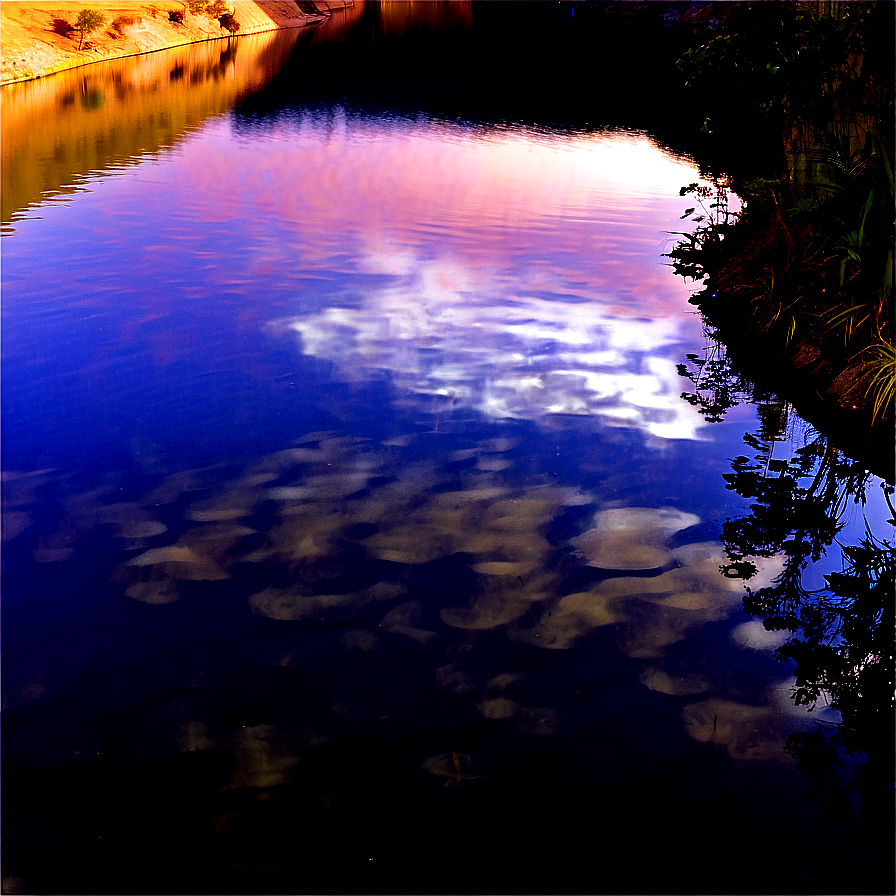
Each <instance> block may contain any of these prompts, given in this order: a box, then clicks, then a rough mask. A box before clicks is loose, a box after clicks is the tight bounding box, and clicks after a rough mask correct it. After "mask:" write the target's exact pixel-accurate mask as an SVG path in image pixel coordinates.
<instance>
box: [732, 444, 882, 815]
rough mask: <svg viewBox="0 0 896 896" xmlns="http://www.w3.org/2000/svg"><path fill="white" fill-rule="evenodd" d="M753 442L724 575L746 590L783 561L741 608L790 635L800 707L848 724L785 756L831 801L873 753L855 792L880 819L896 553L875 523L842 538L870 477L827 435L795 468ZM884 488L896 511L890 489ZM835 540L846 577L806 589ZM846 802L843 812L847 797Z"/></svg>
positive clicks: (796, 459)
mask: <svg viewBox="0 0 896 896" xmlns="http://www.w3.org/2000/svg"><path fill="white" fill-rule="evenodd" d="M745 441H746V443H747V444H748V445H749V446H750V447H751V448H753V449H754V450H755V451H756V454H755V455H754V456H753V457H752V458H748V457H745V456H741V457H738V458H735V459H734V461H733V462H732V468H733V472H732V473H730V474H728V475H727V476H725V479H726V481H727V484H728V488H730V489H733V490H734V491H736V492H738V494H740V495H742V496H743V497H745V498H749V499H753V500H754V503H753V504H752V505H751V508H750V510H751V513H750V514H749V515H748V516H746V517H743V518H740V519H730V520H728V521H726V523H725V524H724V526H723V530H722V539H723V541H724V544H725V550H726V553H727V555H728V559H729V563H728V565H726V566H724V567H722V568H721V571H722V573H723V574H724V575H726V576H729V577H739V578H743V579H745V580H747V581H749V580H750V579H751V578H752V576H753V575H754V574H755V572H756V569H755V567H754V566H753V564H752V563H751V562H750V561H748V560H745V559H744V558H745V557H746V556H748V555H752V556H759V557H770V556H773V555H777V554H782V555H783V557H784V567H783V570H782V571H781V573H780V574H779V576H778V577H777V578H776V579H775V581H774V582H773V583H772V584H771V585H770V586H767V587H763V588H757V589H755V590H753V589H751V588H749V587H748V588H747V593H746V596H745V597H744V610H745V612H747V613H751V614H756V615H758V616H761V617H762V619H763V625H764V626H765V628H766V629H768V630H771V631H786V632H789V633H790V637H788V638H787V640H786V641H785V642H784V644H782V645H781V646H780V647H778V648H777V650H776V656H777V658H778V659H779V660H780V661H782V662H793V663H794V664H795V666H796V668H795V673H794V674H795V682H794V687H793V691H792V696H793V699H794V701H795V702H796V703H797V704H798V705H804V706H806V707H808V708H809V710H810V711H812V710H814V709H815V708H816V707H817V706H824V705H828V706H830V707H831V708H832V709H834V710H837V711H838V712H839V713H840V717H841V720H842V721H841V723H840V724H837V725H824V726H820V727H819V730H817V731H815V732H798V733H796V734H793V735H791V736H790V738H789V740H788V742H787V749H788V751H789V752H791V753H792V754H793V755H794V756H795V757H796V758H797V760H798V766H799V768H800V771H801V772H803V773H804V774H805V775H806V776H807V777H809V778H810V779H811V780H812V781H813V785H814V787H815V788H816V789H818V790H821V791H823V792H825V793H828V794H829V795H830V794H835V795H836V794H837V793H839V791H838V787H839V786H840V785H839V784H838V783H837V781H838V777H837V774H836V770H837V767H838V766H839V767H842V766H843V765H844V763H845V761H846V760H845V755H846V754H865V756H867V757H869V758H868V762H866V763H865V764H864V765H863V767H862V771H861V774H860V775H859V776H858V778H857V780H856V785H857V786H858V787H859V789H860V790H861V791H862V801H863V802H862V805H863V810H862V811H863V814H866V813H868V812H872V811H875V812H876V811H877V810H876V809H874V807H875V806H877V805H878V803H879V800H880V799H881V794H883V793H886V792H887V791H889V790H891V789H892V777H893V775H892V767H891V766H892V746H893V719H894V687H896V683H894V657H896V647H894V632H896V621H894V605H893V594H894V590H896V576H894V573H896V549H894V545H893V541H892V539H885V538H881V537H879V536H877V535H875V534H874V533H873V532H872V531H871V529H870V527H868V524H867V522H866V531H865V535H864V536H863V537H862V538H861V539H860V540H859V542H858V544H854V545H851V544H844V543H842V542H841V541H840V540H838V538H837V536H838V534H839V533H840V532H841V531H842V530H843V527H844V515H845V514H844V512H845V510H846V509H847V507H848V505H849V504H850V503H853V504H864V503H865V499H866V490H867V489H868V488H869V486H871V482H870V479H871V477H870V476H869V474H868V473H867V472H866V471H865V470H864V468H863V467H862V466H861V464H859V463H857V462H855V461H851V460H849V459H847V458H845V457H844V456H843V455H842V454H841V453H840V452H838V451H837V450H836V449H835V448H833V447H832V446H831V444H830V443H829V442H828V440H827V439H826V438H824V436H822V435H820V434H816V435H815V436H814V437H813V438H812V439H811V440H810V441H809V442H808V443H807V444H806V445H805V446H804V447H803V448H800V449H798V450H796V451H795V452H794V454H793V457H792V458H791V459H788V460H778V459H775V458H774V457H773V456H772V454H773V447H774V444H775V443H774V442H773V441H769V442H765V443H764V442H763V441H762V440H761V439H759V438H757V437H756V436H754V435H747V436H745ZM881 487H882V488H883V490H884V495H885V497H886V500H887V503H888V506H889V507H890V510H891V513H892V511H893V505H892V501H891V496H892V492H893V488H892V486H889V485H886V484H881ZM894 516H896V514H894ZM889 523H890V524H891V525H894V524H896V521H894V520H893V519H892V518H891V519H890V520H889ZM835 543H836V545H837V547H838V548H839V551H840V556H841V568H840V570H839V571H832V572H829V573H827V574H826V575H825V576H824V586H823V587H820V588H810V587H807V586H806V584H805V582H804V573H805V571H806V570H807V567H808V566H809V564H810V562H817V561H819V560H820V559H821V558H822V557H823V556H825V554H826V553H827V552H828V550H829V549H830V548H831V547H832V546H833V545H834V544H835ZM865 791H869V793H866V792H865ZM837 799H838V800H840V803H842V805H841V809H843V808H844V807H846V803H844V802H843V799H844V797H843V794H842V793H839V796H838V797H837ZM878 808H879V806H878ZM875 823H876V822H875Z"/></svg>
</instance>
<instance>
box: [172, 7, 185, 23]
mask: <svg viewBox="0 0 896 896" xmlns="http://www.w3.org/2000/svg"><path fill="white" fill-rule="evenodd" d="M186 18H187V14H186V13H185V12H184V11H183V10H182V9H171V10H169V11H168V21H169V22H172V23H173V24H175V25H183V23H184V21H185V20H186Z"/></svg>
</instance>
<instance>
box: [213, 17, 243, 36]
mask: <svg viewBox="0 0 896 896" xmlns="http://www.w3.org/2000/svg"><path fill="white" fill-rule="evenodd" d="M218 22H219V23H220V25H221V27H222V28H226V29H227V30H228V31H229V32H230V33H231V34H236V32H237V31H239V30H240V23H239V22H238V21H237V20H236V19H235V18H234V16H233V13H230V12H225V13H224V15H223V16H220V17H219V18H218Z"/></svg>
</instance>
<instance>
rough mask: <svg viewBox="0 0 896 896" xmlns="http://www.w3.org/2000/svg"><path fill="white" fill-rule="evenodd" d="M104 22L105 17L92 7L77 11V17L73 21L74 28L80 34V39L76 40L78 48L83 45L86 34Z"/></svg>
mask: <svg viewBox="0 0 896 896" xmlns="http://www.w3.org/2000/svg"><path fill="white" fill-rule="evenodd" d="M105 24H106V17H105V16H104V15H103V14H102V13H101V12H97V11H96V10H94V9H82V10H81V11H80V12H79V13H78V19H77V21H76V22H75V30H76V31H79V32H80V34H81V39H80V40H79V41H78V49H79V50H80V49H81V47H82V46H83V44H84V38H85V36H86V35H88V34H90V32H91V31H96V29H97V28H101V27H102V26H103V25H105Z"/></svg>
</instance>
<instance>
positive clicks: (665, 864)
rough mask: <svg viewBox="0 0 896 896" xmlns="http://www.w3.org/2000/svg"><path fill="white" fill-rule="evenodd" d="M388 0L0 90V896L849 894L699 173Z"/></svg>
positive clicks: (846, 842) (855, 867) (798, 428)
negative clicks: (707, 242)
mask: <svg viewBox="0 0 896 896" xmlns="http://www.w3.org/2000/svg"><path fill="white" fill-rule="evenodd" d="M497 5H498V6H505V5H506V4H497ZM525 6H527V7H530V8H533V5H531V4H525ZM387 7H388V5H384V8H383V10H379V11H377V9H376V8H375V7H371V8H368V9H363V8H362V7H361V6H360V5H359V7H357V8H356V9H355V10H353V11H350V12H348V13H346V15H345V17H343V18H341V19H337V18H336V17H334V19H333V20H332V21H331V22H330V23H329V24H328V25H327V26H324V28H322V29H320V30H317V31H315V32H313V33H312V32H302V33H299V32H291V33H288V34H280V35H261V36H257V37H252V38H243V39H239V40H238V41H234V42H231V43H229V44H227V43H213V44H209V45H205V46H194V47H189V48H182V49H180V50H175V51H170V52H169V53H163V54H153V55H152V56H148V57H144V58H139V59H132V60H123V61H121V62H118V63H110V64H104V65H103V66H94V67H91V68H89V69H81V70H78V71H75V72H70V73H66V74H63V75H59V76H55V77H53V78H48V79H45V80H42V81H38V82H34V83H31V84H25V85H17V86H14V87H9V88H4V91H3V94H2V100H3V154H4V155H3V196H4V212H3V224H4V236H3V244H2V250H3V332H2V339H3V345H2V349H3V423H4V426H3V469H4V495H3V497H4V517H3V523H4V526H3V536H4V545H3V561H4V586H3V614H4V615H3V622H4V624H3V671H4V676H3V677H4V701H5V702H4V713H3V716H4V725H3V743H4V746H3V760H4V800H3V803H4V806H3V808H4V851H5V854H4V869H3V874H4V892H10V893H13V892H29V893H30V892H55V893H75V892H92V893H100V892H115V893H141V892H147V893H200V892H212V893H222V892H233V893H267V892H286V893H309V892H318V893H320V892H334V893H347V892H357V893H373V892H394V893H398V892H416V893H427V892H447V893H461V892H481V893H505V892H514V893H521V892H540V893H561V892H608V893H609V892H617V893H634V892H656V893H671V892H689V893H703V892H707V893H710V892H711V893H735V892H750V893H759V892H769V893H770V892H831V891H837V892H859V891H860V890H859V889H858V888H859V887H862V886H865V885H866V881H867V880H876V879H877V878H875V876H874V875H876V874H877V873H878V871H877V868H876V865H875V861H876V859H875V858H874V857H873V855H872V852H871V851H869V849H870V848H869V846H868V843H867V842H866V841H867V837H866V836H865V835H864V834H863V833H862V831H861V829H860V827H857V826H856V823H853V822H849V821H843V820H842V819H841V818H840V817H839V816H837V817H832V816H833V813H831V812H829V811H827V809H826V806H827V802H826V800H827V798H826V797H825V796H824V795H819V794H818V793H816V792H813V791H812V790H811V789H810V785H809V783H808V782H807V780H806V779H805V778H804V777H801V776H800V775H799V774H798V772H797V770H796V767H795V762H794V760H793V758H792V757H791V756H790V755H789V754H788V753H787V752H785V750H784V746H783V745H784V742H785V740H786V738H787V736H788V735H789V734H791V733H793V732H794V731H800V730H810V729H813V728H814V727H815V726H816V724H817V719H819V718H821V719H823V720H827V721H835V720H836V716H835V715H833V714H832V713H830V712H826V711H824V710H823V709H819V710H817V711H816V712H815V713H814V714H811V715H810V714H808V713H807V712H806V709H805V707H797V706H795V705H794V704H793V702H792V701H791V699H790V696H789V693H790V688H791V686H792V683H793V678H792V668H791V667H789V666H787V665H783V664H781V663H778V662H776V661H775V658H774V656H773V653H772V651H773V649H774V647H775V646H777V645H778V644H780V643H781V641H782V638H781V637H779V636H778V635H777V634H776V633H773V632H767V631H765V629H764V628H763V626H762V623H761V620H759V619H756V618H752V617H748V616H746V615H744V613H743V611H742V606H741V598H742V595H743V582H742V581H741V580H739V579H728V578H725V577H723V576H722V575H721V574H720V572H719V567H720V566H721V565H724V564H725V562H726V558H725V554H724V548H723V545H722V544H721V542H720V540H719V532H720V528H721V524H722V523H723V522H724V521H725V520H726V519H728V518H736V517H739V516H743V515H745V514H746V513H747V512H748V507H749V502H748V501H747V500H745V499H743V498H741V497H740V496H738V495H737V494H736V493H734V492H733V491H732V490H730V489H727V488H726V482H725V480H724V479H723V478H722V477H723V475H724V474H726V473H729V472H730V470H731V463H730V459H731V458H733V457H735V456H737V455H740V454H743V453H744V450H745V449H744V446H743V441H742V438H743V435H744V433H745V432H752V431H755V430H756V429H757V428H758V426H759V417H758V415H757V410H756V407H754V405H753V404H751V403H749V402H745V403H742V404H740V405H738V406H737V407H735V408H733V409H732V410H731V411H729V413H728V414H727V415H726V416H725V419H724V420H723V421H721V422H717V423H709V422H707V420H706V418H705V416H703V415H701V414H700V413H699V410H698V409H697V408H696V407H695V406H694V405H693V404H691V403H689V402H688V401H686V400H685V399H684V398H682V395H681V393H682V392H683V391H687V387H688V385H689V383H688V382H687V381H686V380H684V379H683V378H682V376H681V375H680V374H679V370H678V365H679V364H681V363H682V362H684V361H685V359H686V358H687V355H688V353H696V354H700V353H702V352H703V351H704V349H705V348H706V345H705V339H704V335H703V332H702V327H701V321H700V318H699V316H698V315H696V314H695V313H694V309H693V307H692V306H691V305H689V304H688V298H689V297H690V295H691V292H692V290H693V285H691V284H687V283H685V282H683V281H682V280H680V279H679V278H676V277H675V276H674V275H673V273H672V271H671V269H670V268H669V267H668V266H667V265H665V264H664V262H665V259H664V258H663V257H662V253H663V252H664V251H668V249H669V247H670V245H671V240H672V239H673V237H671V236H670V235H669V234H670V232H672V231H676V230H678V229H683V227H682V224H683V222H681V221H680V220H679V218H680V216H681V214H682V213H683V211H684V209H683V206H684V204H685V200H684V199H682V197H681V196H680V195H679V189H680V187H681V186H683V185H685V184H688V183H691V182H693V181H696V180H698V179H699V173H698V171H697V169H696V166H695V164H694V163H693V161H691V160H690V159H689V158H688V157H686V156H684V155H682V154H679V153H676V152H675V151H674V150H672V149H670V148H669V147H668V146H666V145H664V144H663V143H661V142H660V141H659V140H658V139H657V138H655V137H653V136H651V135H650V133H649V132H648V130H647V129H646V127H645V126H643V125H642V126H640V127H639V126H637V125H635V126H633V125H632V121H631V119H629V118H627V117H626V115H623V114H621V113H619V114H617V112H618V107H619V106H621V105H623V104H624V103H623V99H621V98H620V97H619V96H618V95H617V96H615V97H614V100H613V103H611V104H610V106H609V107H608V110H604V113H602V114H605V115H606V117H605V118H604V119H603V120H601V121H596V122H595V121H587V122H586V121H572V120H571V116H570V115H569V114H567V113H568V109H565V107H564V113H563V116H562V118H560V119H558V120H557V121H551V120H549V119H548V118H547V117H546V116H545V113H544V110H545V109H550V108H551V106H550V102H549V93H545V94H543V95H542V94H538V95H535V94H530V95H528V97H525V96H524V97H521V96H519V95H517V94H513V95H508V96H507V97H506V107H507V108H508V109H511V110H513V111H512V112H511V113H510V114H508V115H507V116H506V117H502V116H500V115H495V114H493V111H492V110H493V109H494V108H497V107H498V106H499V105H500V104H499V99H500V97H499V96H498V94H499V93H500V91H499V90H498V89H497V86H496V82H494V81H490V82H488V83H483V84H482V91H481V92H477V89H476V84H475V78H473V77H471V76H470V75H469V73H467V74H460V73H457V72H454V73H452V71H451V69H450V68H446V67H445V66H443V67H442V68H441V69H439V68H438V65H439V64H440V63H442V62H444V58H443V57H438V60H437V61H431V60H430V64H431V66H432V68H431V69H427V68H426V65H425V64H424V62H421V59H420V58H419V57H420V55H421V51H420V49H419V48H420V47H421V46H424V47H427V48H429V50H432V49H433V47H435V48H438V50H439V52H442V53H446V52H447V53H449V54H450V53H451V52H455V51H456V48H457V47H458V46H459V47H461V48H462V49H463V51H464V52H472V50H471V47H473V46H479V44H476V43H475V41H476V40H479V41H481V42H482V45H483V46H485V45H488V46H492V47H493V49H494V57H493V58H494V59H497V60H498V62H495V63H494V65H495V68H494V71H497V70H498V69H499V68H501V66H505V67H506V66H507V65H510V64H511V63H513V64H514V65H516V66H517V68H516V69H513V68H512V67H511V70H510V71H511V74H512V75H513V79H518V81H519V85H520V87H519V89H520V93H524V92H525V90H526V83H527V82H526V76H528V74H530V70H529V69H528V68H526V66H525V58H524V55H523V54H520V55H519V56H517V55H514V53H516V52H517V51H516V50H515V49H514V48H513V47H512V46H511V43H512V42H511V41H510V40H509V38H508V36H507V34H505V33H504V32H503V31H501V30H500V29H497V28H496V27H495V25H494V18H495V17H494V15H492V16H491V17H490V18H489V19H488V22H489V24H488V27H486V26H485V25H482V26H481V27H480V24H479V20H477V15H476V13H477V7H475V6H474V7H473V8H472V9H471V8H470V7H469V6H468V5H465V4H458V5H456V6H453V7H449V8H448V9H447V10H445V9H442V8H441V7H440V8H436V7H430V6H429V5H425V4H424V7H426V9H425V12H421V11H420V10H418V13H417V17H416V18H415V15H414V13H413V11H412V10H410V9H408V8H406V9H404V10H401V11H396V10H392V12H391V13H389V10H388V8H387ZM384 10H385V11H384ZM551 10H553V7H551ZM551 10H548V8H547V7H540V11H541V13H542V14H544V15H545V16H547V15H548V13H549V12H550V11H551ZM374 12H376V13H377V14H376V15H374ZM551 14H554V13H553V12H552V13H551ZM536 24H537V23H532V22H530V23H526V27H527V28H529V29H530V30H531V29H532V28H536ZM551 27H559V25H557V23H556V22H554V20H553V19H551ZM564 27H566V26H565V25H564ZM477 29H478V30H477ZM434 35H435V37H434ZM502 35H503V38H504V39H505V40H506V42H504V43H502ZM571 39H572V38H571V37H570V40H571ZM427 41H429V42H430V43H427ZM433 41H436V42H435V43H432V42H433ZM471 42H472V43H471ZM397 47H403V48H404V50H403V51H402V52H404V53H405V54H406V55H405V56H396V55H394V54H395V52H396V48H397ZM550 49H551V52H552V53H554V54H557V58H554V57H552V59H553V64H559V63H558V61H557V60H558V58H560V57H562V55H563V46H562V45H557V46H553V47H552V48H550ZM429 50H428V51H427V52H429ZM617 52H618V51H617ZM415 54H416V55H415ZM458 55H459V56H461V58H467V59H470V60H472V59H474V58H479V57H474V56H473V55H470V56H467V57H463V55H462V53H458ZM576 58H578V57H576ZM614 58H616V57H614ZM353 59H354V62H352V60H353ZM377 60H380V62H377ZM397 60H400V61H401V63H402V64H406V65H410V64H414V65H420V66H422V68H414V69H412V71H424V72H425V73H426V77H423V76H420V77H419V78H410V77H408V75H407V71H405V77H406V78H407V85H408V86H406V87H403V86H402V85H403V84H404V83H405V82H403V81H402V80H401V72H402V71H403V69H402V67H401V65H400V64H399V61H397ZM409 60H410V61H409ZM508 60H509V61H508ZM543 62H544V60H540V64H542V63H543ZM471 64H472V63H471ZM476 64H477V65H478V64H481V63H476ZM378 66H379V67H378ZM502 70H503V69H502ZM494 71H493V73H494ZM577 72H579V69H575V70H574V71H572V72H562V71H561V72H560V74H559V75H558V76H557V78H556V80H557V82H558V83H555V84H553V85H551V86H550V92H557V91H559V92H561V93H562V92H563V84H564V83H567V84H568V83H569V80H568V79H572V78H573V76H574V75H576V73H577ZM434 73H435V74H434ZM439 73H441V74H440V75H439ZM479 74H481V72H479ZM437 75H439V76H437ZM545 77H546V76H545V75H544V74H543V73H542V74H541V75H540V77H539V80H540V82H541V81H543V80H544V78H545ZM622 81H625V85H626V86H624V87H622V86H620V88H619V89H620V90H623V91H627V92H628V93H626V96H627V97H629V98H631V96H632V95H633V94H634V93H635V92H637V91H638V90H640V81H637V79H632V78H630V77H629V78H622V79H620V83H621V82H622ZM502 83H503V82H502ZM448 84H454V87H453V88H452V89H451V91H447V88H446V85H448ZM458 85H459V86H458ZM498 86H501V85H500V84H498ZM505 86H506V85H505ZM502 89H503V88H502ZM566 102H568V100H566ZM632 102H634V100H632ZM527 103H528V104H529V105H527ZM558 103H559V104H560V105H561V106H562V105H563V103H561V102H560V100H558ZM632 114H634V113H632ZM638 114H640V113H638ZM804 431H805V426H804V425H803V424H802V423H801V422H800V421H799V420H795V421H794V420H793V419H791V423H790V432H791V434H792V441H791V442H790V443H785V447H784V448H778V450H779V451H781V450H786V451H793V450H794V445H797V446H798V444H799V441H800V438H801V437H802V435H803V433H804ZM875 508H877V505H875V504H874V503H873V502H872V505H871V507H870V510H869V512H870V513H872V515H873V514H874V513H877V514H878V517H879V518H883V517H882V514H883V511H880V510H879V508H877V509H875ZM861 510H862V508H861V507H854V508H851V509H850V511H849V513H848V517H847V530H846V531H847V532H860V531H861V529H862V526H863V525H864V520H863V515H862V512H861ZM757 563H758V565H759V568H760V572H759V577H758V579H756V580H753V581H752V582H751V585H754V586H755V585H756V583H757V582H759V584H762V583H767V582H770V581H771V580H772V578H773V577H774V576H775V575H776V574H777V573H778V572H779V571H780V569H781V559H780V558H777V557H770V558H763V559H760V560H759V561H757ZM830 568H832V567H831V565H830V561H828V560H826V559H822V560H821V561H820V562H819V564H818V565H817V567H816V568H815V570H814V572H812V573H811V574H812V575H815V576H816V578H820V574H821V572H823V571H825V570H828V569H830ZM853 773H854V769H852V768H851V767H847V768H846V769H845V770H841V772H840V774H841V775H842V776H844V777H845V778H848V777H849V775H850V774H853ZM844 786H845V785H844ZM838 887H839V888H840V889H839V890H838V889H837V888H838ZM852 887H856V889H851V888H852ZM827 888H834V889H833V890H832V889H827ZM861 891H862V892H868V890H861Z"/></svg>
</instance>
